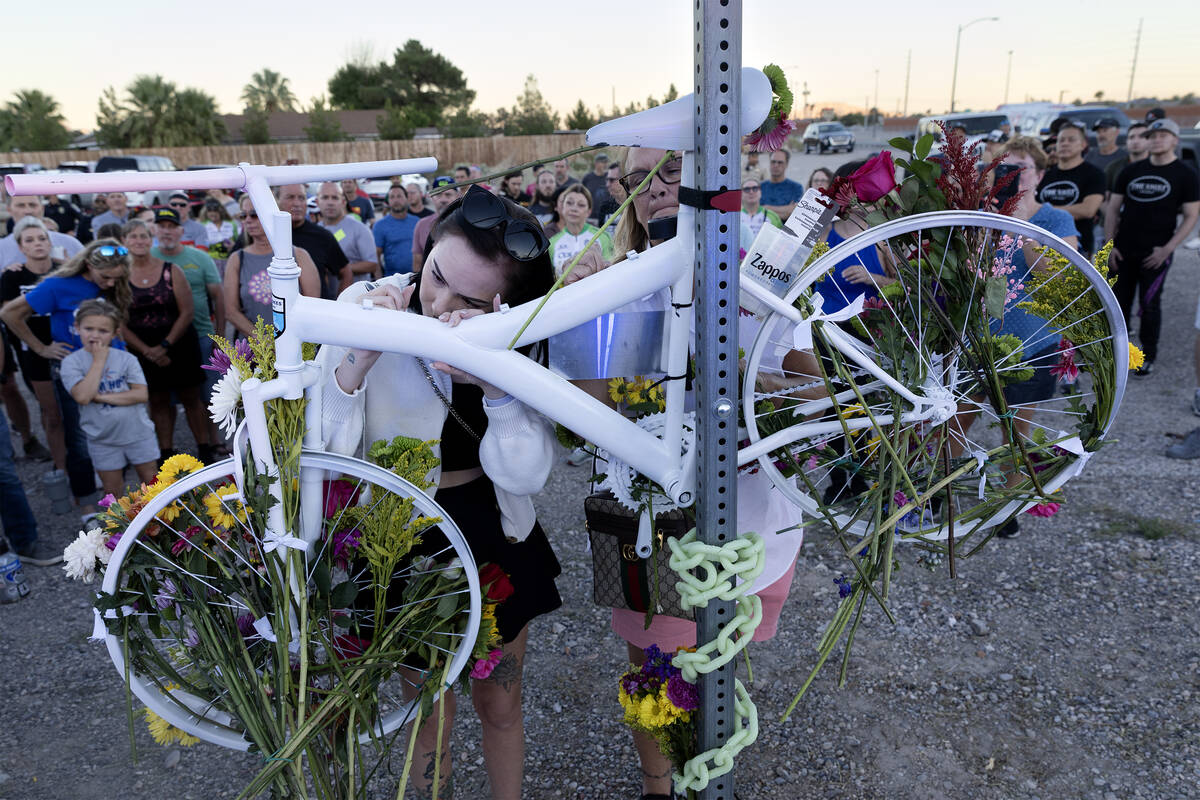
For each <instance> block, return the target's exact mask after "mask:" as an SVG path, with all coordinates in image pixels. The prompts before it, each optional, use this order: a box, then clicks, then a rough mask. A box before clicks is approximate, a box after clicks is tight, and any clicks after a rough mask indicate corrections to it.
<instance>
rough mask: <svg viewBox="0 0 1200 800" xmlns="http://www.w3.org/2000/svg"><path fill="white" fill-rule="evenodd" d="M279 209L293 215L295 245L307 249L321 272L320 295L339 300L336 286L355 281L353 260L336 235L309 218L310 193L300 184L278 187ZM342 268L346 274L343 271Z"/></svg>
mask: <svg viewBox="0 0 1200 800" xmlns="http://www.w3.org/2000/svg"><path fill="white" fill-rule="evenodd" d="M275 193H276V194H275V198H276V199H277V200H278V201H279V210H280V211H286V212H288V213H289V214H291V215H292V245H293V246H294V247H303V248H304V249H305V250H307V251H308V255H309V256H310V257H311V258H312V260H313V263H314V264H316V265H317V272H318V273H319V274H320V275H321V297H323V298H325V299H326V300H336V299H337V287H338V286H339V285H342V284H344V285H349V284H351V283H353V282H354V275H353V274H351V272H350V268H349V264H350V260H349V259H347V258H346V254H345V253H343V252H342V247H341V245H339V244H338V240H337V239H335V238H333V234H332V233H330V232H329V231H327V230H325V229H324V228H322V227H321V226H320V225H318V224H317V223H315V222H311V221H310V220H309V219H308V195H307V194H306V193H305V191H304V187H303V186H301V185H300V184H298V183H294V184H290V185H288V186H278V187H276V188H275ZM343 271H344V272H345V274H342V273H343Z"/></svg>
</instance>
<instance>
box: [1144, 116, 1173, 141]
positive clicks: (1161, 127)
mask: <svg viewBox="0 0 1200 800" xmlns="http://www.w3.org/2000/svg"><path fill="white" fill-rule="evenodd" d="M1149 128H1150V132H1151V133H1153V132H1154V131H1169V132H1170V133H1173V134H1174V135H1175V138H1176V139H1178V138H1179V123H1178V122H1176V121H1175V120H1173V119H1167V118H1166V117H1163V118H1162V119H1156V120H1154V121H1153V122H1151V123H1150V125H1149Z"/></svg>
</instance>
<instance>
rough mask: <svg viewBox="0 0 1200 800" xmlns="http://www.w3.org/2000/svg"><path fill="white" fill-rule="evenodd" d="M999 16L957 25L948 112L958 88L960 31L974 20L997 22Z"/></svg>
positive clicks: (951, 109)
mask: <svg viewBox="0 0 1200 800" xmlns="http://www.w3.org/2000/svg"><path fill="white" fill-rule="evenodd" d="M999 21H1000V18H999V17H980V18H979V19H973V20H971V21H970V22H968V23H967V24H965V25H959V26H958V33H957V34H955V36H954V72H953V73H952V74H951V77H950V113H951V114H953V113H954V95H955V93H956V91H957V89H958V48H959V45H960V44H961V43H962V32H963V31H964V30H966V29H967V28H969V27H971V26H972V25H974V24H975V23H976V22H999Z"/></svg>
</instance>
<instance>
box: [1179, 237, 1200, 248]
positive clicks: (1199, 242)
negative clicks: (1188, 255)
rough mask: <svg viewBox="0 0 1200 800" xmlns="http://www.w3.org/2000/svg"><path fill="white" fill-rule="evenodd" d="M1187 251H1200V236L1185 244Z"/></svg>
mask: <svg viewBox="0 0 1200 800" xmlns="http://www.w3.org/2000/svg"><path fill="white" fill-rule="evenodd" d="M1183 249H1185V250H1200V236H1193V237H1192V238H1190V239H1188V240H1187V241H1186V242H1184V243H1183Z"/></svg>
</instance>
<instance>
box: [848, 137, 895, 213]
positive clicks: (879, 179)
mask: <svg viewBox="0 0 1200 800" xmlns="http://www.w3.org/2000/svg"><path fill="white" fill-rule="evenodd" d="M850 184H851V185H852V186H853V187H854V193H855V195H857V196H858V199H859V201H860V202H863V203H874V202H875V201H876V200H878V199H879V198H881V197H883V196H884V195H885V194H887V193H888V192H890V191H891V190H892V189H895V188H896V167H895V165H894V164H892V154H891V153H890V152H889V151H887V150H884V151H883V152H882V153H880V154H879V155H877V156H875V157H874V158H871V159H868V160H867V163H865V164H863V165H862V166H861V167H859V168H858V171H857V172H855V173H854V174H853V175H851V176H850Z"/></svg>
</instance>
